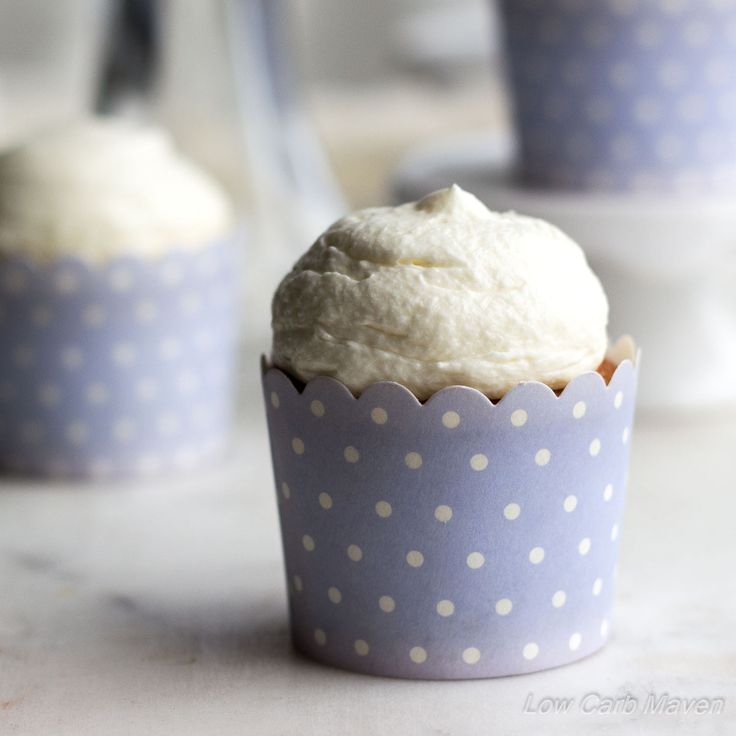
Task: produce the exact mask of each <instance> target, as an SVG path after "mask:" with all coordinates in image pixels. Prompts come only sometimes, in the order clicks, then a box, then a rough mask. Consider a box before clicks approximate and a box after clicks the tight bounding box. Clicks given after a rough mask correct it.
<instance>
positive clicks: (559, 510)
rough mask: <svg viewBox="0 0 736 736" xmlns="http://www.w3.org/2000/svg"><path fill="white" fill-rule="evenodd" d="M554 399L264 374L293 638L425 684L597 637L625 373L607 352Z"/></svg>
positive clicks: (535, 387)
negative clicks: (605, 375)
mask: <svg viewBox="0 0 736 736" xmlns="http://www.w3.org/2000/svg"><path fill="white" fill-rule="evenodd" d="M618 354H619V358H620V357H621V355H623V354H626V355H627V357H626V358H625V359H619V360H617V363H618V367H617V369H616V372H615V374H614V375H613V378H612V379H611V381H610V383H609V384H608V385H605V383H604V381H603V379H602V378H601V376H600V375H598V374H597V373H587V374H584V375H581V376H579V377H578V378H576V379H574V380H573V381H572V382H570V384H569V385H568V386H567V387H566V388H565V390H564V391H563V392H562V393H561V394H560V395H559V396H558V395H556V394H555V393H554V392H553V391H552V390H550V389H549V388H548V387H546V386H544V385H543V384H540V383H535V382H529V383H524V384H520V385H519V386H518V387H517V388H515V389H513V390H512V391H510V392H509V393H508V394H507V395H506V396H505V397H504V398H503V399H501V400H500V401H499V402H498V403H496V404H493V403H492V402H491V401H490V400H489V399H488V398H487V397H486V396H485V395H483V394H481V393H480V392H478V391H476V390H475V389H472V388H468V387H465V386H452V387H449V388H445V389H443V390H441V391H439V392H438V393H436V394H435V395H434V396H432V397H431V398H430V399H429V400H428V401H427V402H426V403H423V404H422V403H420V402H419V401H417V399H416V398H415V397H414V395H413V394H412V393H410V392H409V391H408V390H407V389H406V388H404V387H403V386H400V385H399V384H396V383H388V382H386V383H376V384H374V385H372V386H370V387H369V388H368V389H367V390H366V391H364V392H363V393H362V394H361V396H360V397H359V398H357V399H356V398H355V397H353V395H352V394H351V393H350V391H348V389H347V388H346V387H345V386H344V385H343V384H341V383H340V382H338V381H336V380H334V379H332V378H327V377H319V378H316V379H314V380H312V381H310V382H309V383H308V384H307V385H306V386H305V387H304V388H303V390H300V389H299V388H297V387H296V386H295V384H294V383H293V382H292V381H291V379H290V378H289V377H288V376H287V375H286V374H284V373H283V372H281V371H280V370H277V369H274V368H271V369H265V368H264V374H263V389H264V394H265V400H266V408H267V415H268V425H269V432H270V438H271V450H272V455H273V465H274V473H275V479H276V487H277V495H278V504H279V511H280V518H281V530H282V536H283V546H284V554H285V563H286V575H287V583H288V589H289V608H290V618H291V631H292V638H293V642H294V644H295V646H296V648H297V649H298V650H300V651H301V652H303V653H304V654H306V655H308V656H309V657H312V658H313V659H316V660H319V661H321V662H324V663H327V664H331V665H335V666H338V667H342V668H345V669H349V670H355V671H358V672H365V673H370V674H374V675H386V676H392V677H407V678H420V679H464V678H476V677H496V676H501V675H513V674H520V673H525V672H533V671H536V670H541V669H546V668H548V667H556V666H558V665H562V664H566V663H568V662H572V661H574V660H577V659H580V658H581V657H585V656H587V655H589V654H591V653H593V652H595V651H596V650H597V649H599V648H600V647H602V646H603V644H604V643H605V642H606V640H607V638H608V633H609V622H610V620H611V607H612V603H613V592H614V580H615V574H616V559H617V556H618V538H619V528H620V523H621V514H622V510H623V505H624V491H625V486H626V476H627V464H628V455H629V441H630V433H631V426H632V420H633V415H634V399H635V389H636V368H635V362H636V361H635V360H634V350H633V345H632V344H631V343H630V341H629V342H626V343H620V344H619V346H618Z"/></svg>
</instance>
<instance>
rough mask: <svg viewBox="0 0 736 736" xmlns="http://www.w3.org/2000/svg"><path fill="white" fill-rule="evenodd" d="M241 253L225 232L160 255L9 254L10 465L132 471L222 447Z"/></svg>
mask: <svg viewBox="0 0 736 736" xmlns="http://www.w3.org/2000/svg"><path fill="white" fill-rule="evenodd" d="M236 252H237V249H236V246H235V242H234V241H233V240H222V241H218V242H216V243H213V244H212V245H209V246H207V247H206V248H204V249H201V250H197V251H195V252H189V251H183V250H179V251H176V252H174V253H172V254H171V255H168V256H166V257H165V258H162V259H158V260H155V261H145V260H142V259H137V258H117V259H114V260H112V261H111V262H109V263H106V264H104V265H90V264H88V263H85V262H83V261H81V260H77V259H73V258H65V259H62V260H59V261H57V262H54V263H53V264H51V265H42V266H40V265H32V264H30V263H28V262H27V261H24V260H21V259H16V258H6V259H3V260H0V356H2V360H0V468H3V469H5V470H10V471H15V472H20V473H28V474H41V475H50V476H59V477H65V476H72V477H88V476H92V477H98V476H99V477H107V476H126V475H131V474H148V473H153V472H156V471H158V470H164V469H169V468H172V467H191V466H193V465H195V464H196V463H197V462H198V461H199V460H201V459H202V458H203V457H205V456H207V455H210V454H212V453H214V452H216V451H218V450H219V449H221V448H222V447H223V445H224V444H225V442H226V439H227V435H228V430H229V425H230V414H231V404H232V397H231V386H232V377H233V358H234V349H235V339H236V318H235V314H236V311H237V310H236V305H235V300H236V296H237V284H236V276H235V274H236V272H237V269H236V268H235V260H236Z"/></svg>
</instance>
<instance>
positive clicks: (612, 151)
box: [500, 0, 736, 195]
mask: <svg viewBox="0 0 736 736" xmlns="http://www.w3.org/2000/svg"><path fill="white" fill-rule="evenodd" d="M500 7H501V11H502V16H503V19H504V23H505V27H506V47H507V52H508V62H509V71H510V81H511V92H512V97H513V100H514V104H515V111H516V122H517V130H518V134H519V143H520V154H521V168H522V172H521V174H522V183H524V184H526V185H528V186H532V187H540V188H551V189H570V190H579V191H599V192H631V191H645V192H653V193H660V194H667V193H672V192H680V193H688V194H689V193H692V194H696V195H699V194H703V193H706V194H711V195H712V194H717V193H726V194H728V195H730V194H731V193H732V192H733V190H734V188H736V91H734V90H735V89H736V88H735V84H736V2H733V0H714V1H712V2H711V1H709V0H671V1H662V2H660V1H658V0H641V1H634V0H596V1H595V2H587V1H586V0H501V3H500Z"/></svg>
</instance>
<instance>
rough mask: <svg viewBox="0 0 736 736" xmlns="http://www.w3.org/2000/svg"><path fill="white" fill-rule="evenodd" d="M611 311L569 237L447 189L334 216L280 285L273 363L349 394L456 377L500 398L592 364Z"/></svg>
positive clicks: (560, 380)
mask: <svg viewBox="0 0 736 736" xmlns="http://www.w3.org/2000/svg"><path fill="white" fill-rule="evenodd" d="M607 320H608V303H607V300H606V296H605V294H604V293H603V289H602V288H601V285H600V282H599V281H598V279H597V278H596V276H595V274H594V273H593V272H592V271H591V270H590V268H589V267H588V264H587V262H586V260H585V256H584V255H583V252H582V250H581V249H580V248H579V247H578V245H576V244H575V243H574V242H573V241H572V240H571V239H570V238H569V237H567V236H566V235H565V234H564V233H562V232H561V231H560V230H558V229H557V228H556V227H554V226H553V225H550V224H549V223H547V222H544V221H543V220H537V219H533V218H530V217H524V216H522V215H517V214H515V213H513V212H507V213H503V214H501V213H497V212H492V211H490V210H489V209H487V208H486V207H485V205H483V204H482V203H481V202H480V201H479V200H478V199H476V198H475V197H474V196H473V195H472V194H468V193H467V192H465V191H463V190H462V189H460V187H458V186H453V187H451V188H449V189H443V190H440V191H438V192H434V193H432V194H430V195H428V196H427V197H425V198H424V199H422V200H420V201H419V202H416V203H409V204H404V205H401V206H400V207H395V208H392V207H378V208H371V209H366V210H361V211H359V212H356V213H354V214H352V215H348V216H347V217H345V218H343V219H341V220H339V221H338V222H336V223H335V224H334V225H332V226H331V227H330V228H329V229H328V230H327V231H326V232H325V233H324V234H323V235H322V236H321V237H320V238H319V239H318V240H317V242H316V243H315V244H314V245H313V246H312V247H311V248H310V250H309V251H308V252H307V253H306V254H305V255H304V256H302V258H301V259H300V260H299V261H298V263H297V264H296V265H295V267H294V269H293V270H292V271H291V273H289V274H288V275H287V276H286V278H284V280H283V281H282V282H281V285H280V286H279V288H278V290H277V292H276V295H275V297H274V301H273V333H274V334H273V362H274V364H275V365H277V366H279V367H281V368H283V369H285V370H287V371H288V372H290V373H291V374H292V375H294V376H296V377H298V378H299V379H301V380H303V381H307V380H309V379H311V378H313V377H315V376H318V375H328V376H333V377H335V378H337V379H339V380H340V381H342V382H343V383H345V384H346V385H347V386H348V388H350V389H351V390H352V391H353V392H355V393H359V392H360V391H362V390H363V389H365V388H366V387H367V386H368V385H369V384H371V383H373V382H375V381H381V380H391V381H396V382H398V383H401V384H403V385H404V386H406V387H407V388H409V389H410V390H411V391H413V392H414V393H415V394H416V396H417V397H418V398H420V399H425V398H427V397H429V396H430V395H431V394H432V393H434V392H435V391H437V390H439V389H441V388H443V387H444V386H448V385H452V384H461V385H466V386H472V387H474V388H477V389H478V390H480V391H482V392H483V393H485V394H487V395H488V396H490V397H491V398H498V397H500V396H502V395H503V394H504V393H506V392H507V391H508V390H509V389H511V388H513V387H514V386H515V385H516V384H518V383H519V382H521V381H530V380H535V381H541V382H543V383H546V384H547V385H548V386H550V387H551V388H553V389H559V388H562V387H564V386H565V385H566V384H567V383H568V382H569V381H570V380H571V379H572V378H574V377H575V376H577V375H578V374H580V373H582V372H585V371H589V370H595V368H596V367H597V366H598V365H599V364H600V362H601V361H602V359H603V357H604V354H605V351H606V346H607V335H606V324H607Z"/></svg>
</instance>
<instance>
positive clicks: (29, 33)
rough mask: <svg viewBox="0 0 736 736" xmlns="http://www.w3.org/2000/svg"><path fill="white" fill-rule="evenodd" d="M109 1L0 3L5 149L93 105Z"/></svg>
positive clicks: (0, 116) (1, 141) (0, 130)
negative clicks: (34, 131) (29, 134)
mask: <svg viewBox="0 0 736 736" xmlns="http://www.w3.org/2000/svg"><path fill="white" fill-rule="evenodd" d="M108 10H109V6H108V4H107V3H106V2H105V1H104V0H64V2H49V1H48V0H3V1H2V3H0V145H6V144H8V143H12V142H13V141H15V140H17V139H19V138H21V137H24V136H26V135H27V134H28V133H29V132H30V131H32V130H36V129H39V128H44V127H47V126H49V125H52V124H54V123H57V122H59V121H62V120H67V119H69V118H73V117H76V116H78V115H80V114H82V113H84V112H86V111H87V110H89V109H90V107H91V106H92V102H93V98H94V89H95V83H96V79H97V75H98V73H99V69H100V65H99V61H100V55H101V52H102V46H103V42H104V29H105V26H106V22H107V13H108Z"/></svg>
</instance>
